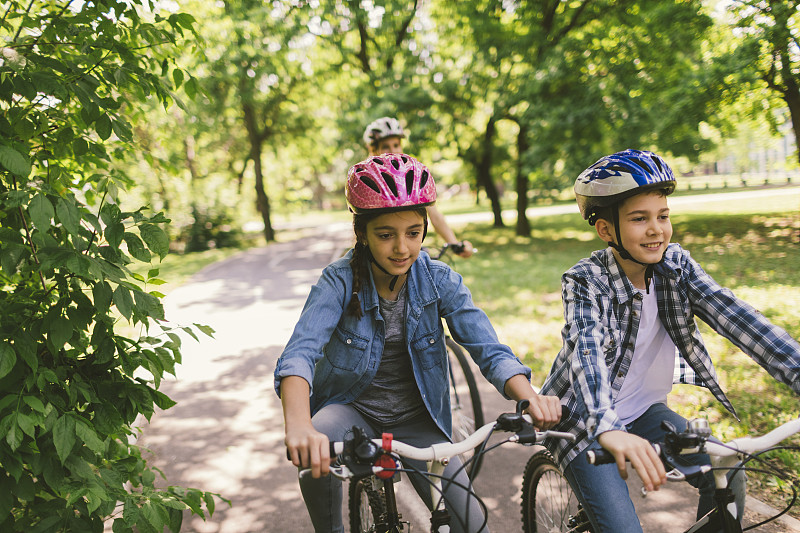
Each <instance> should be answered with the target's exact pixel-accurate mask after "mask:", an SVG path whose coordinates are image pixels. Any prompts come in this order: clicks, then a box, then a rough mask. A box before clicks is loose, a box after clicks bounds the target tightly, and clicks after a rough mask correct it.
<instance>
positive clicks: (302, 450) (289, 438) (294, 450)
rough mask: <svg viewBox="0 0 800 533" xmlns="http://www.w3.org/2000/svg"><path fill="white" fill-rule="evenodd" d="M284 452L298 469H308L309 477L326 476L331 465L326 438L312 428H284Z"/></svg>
mask: <svg viewBox="0 0 800 533" xmlns="http://www.w3.org/2000/svg"><path fill="white" fill-rule="evenodd" d="M284 442H285V444H286V450H287V454H288V456H289V458H290V459H291V461H292V464H294V466H296V467H298V468H310V469H311V477H314V478H318V477H321V476H326V475H328V472H329V471H330V465H331V456H330V446H329V445H328V436H327V435H325V434H324V433H320V432H319V431H317V430H315V429H314V427H313V426H308V427H306V426H303V427H300V428H293V429H289V428H288V427H287V428H286V439H285V441H284Z"/></svg>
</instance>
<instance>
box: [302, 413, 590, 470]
mask: <svg viewBox="0 0 800 533" xmlns="http://www.w3.org/2000/svg"><path fill="white" fill-rule="evenodd" d="M527 407H528V400H520V401H518V402H517V411H516V412H515V413H503V414H501V415H500V416H498V417H497V420H496V421H494V422H489V423H488V424H486V425H484V426H483V427H480V428H478V429H477V430H476V431H475V432H474V433H472V434H471V435H469V436H468V437H467V438H465V439H464V440H462V441H459V442H443V443H438V444H434V445H432V446H428V447H425V448H418V447H416V446H412V445H410V444H406V443H404V442H401V441H397V440H393V439H392V438H391V435H390V434H384V435H383V437H382V438H380V439H368V438H367V437H366V432H365V431H364V430H363V429H360V428H358V427H355V426H354V427H353V429H352V431H353V435H354V437H353V438H352V439H351V440H346V441H339V442H331V443H330V454H331V457H337V456H339V457H340V459H343V461H342V462H343V463H344V464H343V467H340V468H338V469H337V468H332V469H331V472H332V473H333V474H334V475H336V476H337V477H342V478H347V477H352V475H353V470H359V471H360V472H361V473H363V474H376V473H378V472H381V471H383V470H386V468H384V467H381V466H373V464H374V463H375V462H376V460H377V459H378V458H379V457H380V456H383V455H387V454H396V455H399V456H401V457H406V458H408V459H417V460H420V461H440V462H444V461H447V460H449V459H450V458H451V457H454V456H456V455H459V454H461V453H464V452H467V451H469V450H472V449H475V448H476V447H477V446H479V445H480V444H481V443H482V442H484V441H485V440H486V439H487V438H488V437H489V435H490V434H492V433H493V432H495V431H505V432H511V433H514V435H513V436H511V437H509V439H508V441H507V442H515V443H519V444H524V445H532V444H537V443H540V442H542V441H543V440H545V439H548V438H556V439H565V440H575V435H573V434H572V433H566V432H562V431H552V430H547V431H537V430H536V429H535V428H534V427H533V419H532V418H531V417H530V415H527V414H522V411H524V410H525V409H526V408H527ZM566 412H567V409H566V407H563V406H562V416H566ZM359 465H360V466H359ZM308 471H309V470H308V469H304V470H301V472H300V475H301V476H303V475H304V474H305V473H307V472H308Z"/></svg>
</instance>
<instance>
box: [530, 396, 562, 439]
mask: <svg viewBox="0 0 800 533" xmlns="http://www.w3.org/2000/svg"><path fill="white" fill-rule="evenodd" d="M529 401H530V405H529V406H528V409H527V412H528V414H529V415H531V418H533V426H534V427H535V428H536V429H538V430H540V431H545V430H548V429H550V428H552V427H553V426H555V425H556V424H557V423H558V422H559V420H561V402H560V401H559V399H558V396H543V395H540V394H537V395H535V396H533V397H531V398H529Z"/></svg>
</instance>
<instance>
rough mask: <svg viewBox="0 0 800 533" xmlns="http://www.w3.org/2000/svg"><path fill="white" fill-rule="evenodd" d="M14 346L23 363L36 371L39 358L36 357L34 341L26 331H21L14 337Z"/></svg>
mask: <svg viewBox="0 0 800 533" xmlns="http://www.w3.org/2000/svg"><path fill="white" fill-rule="evenodd" d="M14 348H15V349H16V352H17V355H19V356H20V357H21V358H22V360H23V361H25V363H26V364H27V365H28V366H29V367H31V370H33V371H34V372H36V370H37V369H38V368H39V358H38V357H36V343H35V342H34V341H33V339H32V338H31V337H30V335H28V334H27V333H26V332H24V331H21V332H19V333H17V335H16V336H15V337H14Z"/></svg>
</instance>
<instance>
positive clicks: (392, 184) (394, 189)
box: [381, 172, 400, 198]
mask: <svg viewBox="0 0 800 533" xmlns="http://www.w3.org/2000/svg"><path fill="white" fill-rule="evenodd" d="M381 176H383V179H384V180H385V181H386V185H387V186H388V187H389V189H391V191H392V194H394V196H395V198H399V197H400V195H399V194H397V184H396V183H395V182H394V177H393V176H392V175H391V174H387V173H386V172H381Z"/></svg>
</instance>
